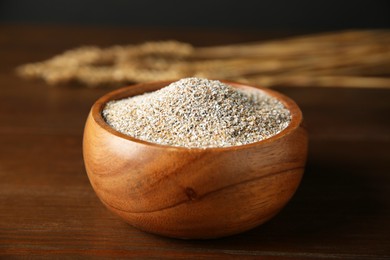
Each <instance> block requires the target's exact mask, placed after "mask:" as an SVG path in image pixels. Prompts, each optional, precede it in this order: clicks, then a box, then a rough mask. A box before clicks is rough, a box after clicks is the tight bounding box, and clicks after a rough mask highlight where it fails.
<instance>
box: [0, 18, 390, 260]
mask: <svg viewBox="0 0 390 260" xmlns="http://www.w3.org/2000/svg"><path fill="white" fill-rule="evenodd" d="M281 35H287V34H282V33H269V32H268V33H265V32H263V33H261V32H239V31H234V32H229V31H202V30H184V29H183V30H164V29H139V28H138V29H137V28H128V29H126V28H116V29H113V28H70V27H37V26H35V27H34V26H10V25H1V26H0V258H1V259H3V258H5V259H7V258H8V257H11V256H12V257H15V256H16V257H23V256H24V257H29V256H35V257H39V258H42V257H44V258H46V257H47V258H71V259H73V258H77V257H79V258H84V257H112V258H124V257H128V256H130V257H136V258H149V257H150V258H183V259H199V258H207V259H209V258H210V259H215V258H221V259H225V258H228V257H230V258H243V257H254V258H257V257H259V256H265V257H266V258H267V259H302V258H324V259H390V149H389V148H390V145H389V144H390V90H384V89H382V90H380V89H341V88H337V86H335V87H334V88H282V87H280V88H277V90H279V91H281V92H283V93H285V94H287V95H288V96H290V97H292V98H293V99H295V100H296V102H297V103H298V104H299V105H300V106H301V108H302V110H303V113H304V116H305V120H306V123H307V125H308V128H309V132H310V147H309V158H308V164H307V168H306V172H305V176H304V179H303V181H302V184H301V186H300V188H299V190H298V191H297V193H296V195H295V196H294V198H293V199H292V201H291V202H290V203H289V204H288V206H287V207H286V208H285V209H284V210H283V211H282V212H281V213H280V214H278V215H277V216H276V217H275V218H274V219H272V220H271V221H269V222H268V223H266V224H264V225H262V226H260V227H258V228H255V229H253V230H251V231H249V232H246V233H243V234H240V235H236V236H232V237H227V238H222V239H215V240H207V241H191V240H190V241H185V240H176V239H168V238H164V237H159V236H155V235H151V234H147V233H144V232H141V231H138V230H137V229H135V228H133V227H131V226H130V225H128V224H126V223H124V222H122V221H121V220H120V219H118V218H117V217H116V216H114V215H113V214H111V213H110V212H109V211H108V210H106V209H105V208H104V206H103V205H102V204H101V203H100V201H99V200H98V198H97V197H96V195H95V193H94V191H93V190H92V188H91V186H90V184H89V181H88V178H87V175H86V173H85V169H84V164H83V158H82V149H81V144H82V134H83V126H84V122H85V119H86V116H87V113H88V111H89V108H90V107H91V105H92V104H93V102H94V101H95V100H96V99H97V98H98V97H100V96H101V95H103V94H104V93H106V92H108V91H110V90H109V89H88V88H82V87H80V86H72V85H68V86H61V87H50V86H48V85H46V84H44V83H43V82H41V81H26V80H23V79H20V78H18V77H17V76H16V75H15V73H14V68H15V66H17V65H20V64H22V63H26V62H32V61H39V60H43V59H46V58H49V57H51V56H52V55H55V54H57V53H59V52H62V51H64V50H66V49H69V48H74V47H78V46H80V45H85V44H95V45H99V46H109V45H112V44H126V43H141V42H143V41H145V40H161V39H177V40H181V41H186V42H190V43H193V44H195V45H212V44H222V43H235V42H244V41H252V40H260V39H265V38H270V37H277V36H281Z"/></svg>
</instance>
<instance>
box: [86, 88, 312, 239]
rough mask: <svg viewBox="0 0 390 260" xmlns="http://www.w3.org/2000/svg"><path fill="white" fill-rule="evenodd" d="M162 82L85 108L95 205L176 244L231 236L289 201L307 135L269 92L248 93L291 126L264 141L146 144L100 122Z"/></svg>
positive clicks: (294, 110)
mask: <svg viewBox="0 0 390 260" xmlns="http://www.w3.org/2000/svg"><path fill="white" fill-rule="evenodd" d="M169 83H170V82H154V83H146V84H138V85H134V86H130V87H126V88H122V89H119V90H116V91H113V92H111V93H108V94H107V95H105V96H103V97H101V98H100V99H99V100H98V101H97V102H96V103H95V104H94V105H93V106H92V109H91V112H90V114H89V116H88V119H87V122H86V125H85V130H84V140H83V152H84V161H85V167H86V170H87V173H88V177H89V180H90V182H91V184H92V187H93V189H94V190H95V192H96V194H97V195H98V197H99V198H100V200H101V201H102V202H103V204H104V205H106V207H107V208H108V209H109V210H111V211H112V212H114V213H116V214H117V215H119V216H120V217H122V218H123V219H124V220H125V221H127V222H128V223H130V224H131V225H133V226H135V227H137V228H139V229H142V230H145V231H148V232H151V233H155V234H160V235H164V236H169V237H176V238H215V237H222V236H227V235H232V234H236V233H240V232H243V231H245V230H249V229H251V228H253V227H255V226H258V225H259V224H262V223H264V222H265V221H267V220H269V219H270V218H272V217H273V216H274V215H275V214H277V213H278V212H279V211H280V210H281V209H282V208H283V207H284V206H285V204H286V203H287V202H288V201H289V200H290V198H291V197H292V195H293V194H294V192H295V190H296V189H297V187H298V185H299V183H300V180H301V177H302V174H303V169H304V166H305V161H306V154H307V132H306V130H305V129H304V128H303V127H302V113H301V111H300V109H299V108H298V106H297V105H296V104H295V103H294V102H293V101H292V100H291V99H289V98H287V97H285V96H283V95H282V94H279V93H277V92H275V91H271V90H268V89H255V91H264V92H266V93H267V94H269V95H271V96H273V97H275V98H277V99H278V100H280V101H281V102H282V103H283V104H284V105H285V106H286V107H287V108H288V109H289V110H290V112H291V115H292V121H291V123H290V124H289V126H288V127H287V128H286V129H285V130H283V131H282V132H281V133H279V134H277V135H275V136H273V137H271V138H269V139H266V140H263V141H260V142H256V143H252V144H247V145H242V146H234V147H227V148H206V149H199V148H180V147H172V146H165V145H159V144H153V143H149V142H145V141H141V140H138V139H135V138H132V137H129V136H127V135H124V134H122V133H120V132H117V131H115V130H114V129H113V128H111V127H110V126H109V125H108V124H107V123H106V122H105V121H104V119H103V117H102V114H101V112H102V110H103V108H104V106H105V104H106V103H107V102H108V101H110V100H116V99H121V98H125V97H130V96H134V95H139V94H142V93H145V92H150V91H154V90H157V89H160V88H162V87H164V86H167V85H168V84H169ZM227 83H229V84H230V85H232V86H235V87H237V88H251V89H252V90H253V88H252V87H249V86H246V85H242V84H238V83H232V82H227Z"/></svg>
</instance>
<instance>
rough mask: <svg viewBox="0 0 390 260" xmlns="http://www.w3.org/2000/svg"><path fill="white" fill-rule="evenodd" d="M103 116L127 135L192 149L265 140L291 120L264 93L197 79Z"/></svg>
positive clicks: (111, 106)
mask: <svg viewBox="0 0 390 260" xmlns="http://www.w3.org/2000/svg"><path fill="white" fill-rule="evenodd" d="M103 116H104V118H105V120H106V121H107V123H108V124H109V125H110V126H111V127H113V128H114V129H116V130H117V131H119V132H121V133H124V134H126V135H129V136H132V137H134V138H137V139H141V140H144V141H149V142H153V143H158V144H163V145H172V146H182V147H188V148H195V147H197V148H206V147H227V146H237V145H243V144H248V143H253V142H257V141H261V140H263V139H266V138H269V137H270V136H273V135H275V134H277V133H279V132H281V131H282V130H283V129H285V128H286V127H287V126H288V124H289V122H290V120H291V118H290V112H289V111H288V109H286V108H285V107H284V106H283V104H282V103H281V102H280V101H278V100H277V99H275V98H274V97H271V96H269V95H267V94H266V93H264V92H260V91H255V92H253V91H250V90H246V89H237V88H234V87H233V86H230V85H228V84H225V83H222V82H220V81H218V80H208V79H202V78H195V77H192V78H184V79H181V80H179V81H176V82H173V83H171V84H170V85H169V86H167V87H165V88H163V89H160V90H158V91H155V92H151V93H146V94H143V95H139V96H135V97H129V98H125V99H121V100H114V101H111V102H109V103H108V104H107V105H106V107H105V109H104V110H103Z"/></svg>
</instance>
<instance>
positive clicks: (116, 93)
mask: <svg viewBox="0 0 390 260" xmlns="http://www.w3.org/2000/svg"><path fill="white" fill-rule="evenodd" d="M175 81H177V80H169V81H153V82H147V83H138V84H132V85H128V86H126V87H122V88H119V89H116V90H113V91H111V92H108V93H106V94H105V95H103V96H101V97H100V98H99V99H98V100H97V101H96V102H95V103H94V104H93V105H92V108H91V111H90V114H91V117H92V119H93V120H94V121H95V122H96V123H97V125H99V126H100V127H101V128H102V129H104V130H105V131H107V132H108V133H110V134H112V135H115V136H116V137H119V138H122V139H125V140H127V141H130V142H135V143H139V144H142V145H147V146H151V147H154V148H160V149H171V150H183V151H184V150H185V151H191V152H197V151H198V152H204V151H229V150H240V149H246V148H250V147H254V146H259V145H265V144H267V143H270V142H273V141H276V140H278V139H280V138H283V137H285V136H287V135H289V134H291V133H292V132H294V130H296V129H297V128H299V127H300V126H301V124H302V122H303V115H302V111H301V110H300V108H299V107H298V105H297V104H296V103H295V101H293V100H292V99H291V98H289V97H287V96H285V95H284V94H281V93H279V92H277V91H275V90H271V89H269V88H264V87H261V86H258V85H256V84H245V83H239V82H234V81H227V80H219V81H221V82H223V83H225V84H228V85H230V86H233V87H235V88H238V89H250V90H255V91H262V92H264V93H266V94H267V95H269V96H271V97H274V98H276V99H277V100H279V101H280V102H281V103H282V104H283V105H284V106H285V107H286V108H287V109H288V110H289V111H290V115H291V121H290V123H289V125H288V126H287V127H286V128H285V129H283V130H282V131H281V132H279V133H277V134H275V135H273V136H271V137H269V138H266V139H263V140H260V141H257V142H252V143H248V144H243V145H235V146H223V147H185V146H173V145H166V144H158V143H153V142H149V141H145V140H141V139H137V138H135V137H132V136H129V135H126V134H123V133H121V132H119V131H117V130H115V129H114V128H113V127H111V126H110V125H109V124H108V123H107V122H106V121H105V119H104V118H103V115H102V111H103V109H104V107H105V105H106V103H108V102H109V101H112V100H120V99H124V98H127V97H132V96H136V95H141V94H144V93H147V92H152V91H156V90H158V89H161V88H163V87H166V86H168V85H169V84H170V83H173V82H175ZM144 88H147V91H142V92H140V91H137V90H139V89H144Z"/></svg>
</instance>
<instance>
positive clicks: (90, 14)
mask: <svg viewBox="0 0 390 260" xmlns="http://www.w3.org/2000/svg"><path fill="white" fill-rule="evenodd" d="M389 2H390V1H385V0H383V1H375V0H374V1H361V0H356V1H342V0H339V1H332V0H329V1H313V0H312V1H310V0H303V1H292V0H290V1H289V0H285V1H282V0H273V1H272V0H265V1H248V0H232V1H228V0H214V1H213V0H198V1H179V0H168V1H163V0H137V1H131V0H112V1H97V0H95V1H92V0H67V1H64V0H0V22H2V23H38V24H42V23H43V24H49V23H50V24H76V25H108V26H111V25H115V26H117V25H120V26H153V27H156V26H159V27H201V28H203V27H208V28H248V29H267V30H278V29H282V30H285V29H308V30H313V29H314V30H329V29H345V28H388V27H390V7H389V6H390V4H389Z"/></svg>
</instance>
